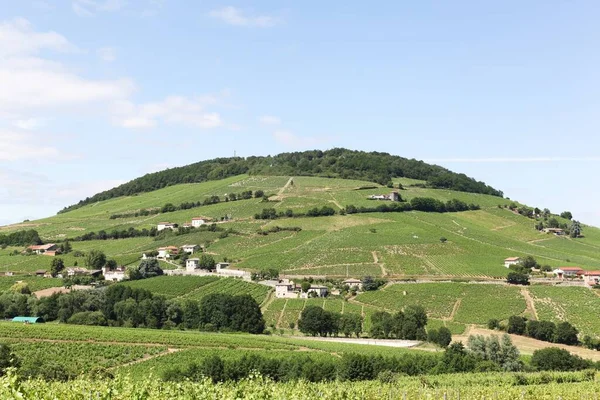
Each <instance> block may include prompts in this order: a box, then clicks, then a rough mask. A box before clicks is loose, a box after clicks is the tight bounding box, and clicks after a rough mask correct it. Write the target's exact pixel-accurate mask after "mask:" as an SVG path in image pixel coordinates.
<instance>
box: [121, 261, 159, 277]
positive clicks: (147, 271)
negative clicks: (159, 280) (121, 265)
mask: <svg viewBox="0 0 600 400" xmlns="http://www.w3.org/2000/svg"><path fill="white" fill-rule="evenodd" d="M162 274H163V270H162V269H161V268H160V264H159V263H158V260H157V259H155V258H148V259H146V260H142V261H141V262H140V265H138V266H137V268H132V269H130V270H129V279H131V280H132V281H135V280H138V279H147V278H154V277H156V276H160V275H162Z"/></svg>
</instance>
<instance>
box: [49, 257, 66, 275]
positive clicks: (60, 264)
mask: <svg viewBox="0 0 600 400" xmlns="http://www.w3.org/2000/svg"><path fill="white" fill-rule="evenodd" d="M64 269H65V263H64V261H63V259H62V258H54V259H52V265H51V266H50V274H51V275H52V276H53V277H54V278H56V276H57V275H58V274H60V273H61V272H62V271H63V270H64Z"/></svg>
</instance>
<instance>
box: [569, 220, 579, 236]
mask: <svg viewBox="0 0 600 400" xmlns="http://www.w3.org/2000/svg"><path fill="white" fill-rule="evenodd" d="M570 236H571V237H572V238H578V237H579V236H581V224H580V223H579V221H575V220H573V222H572V223H571V228H570Z"/></svg>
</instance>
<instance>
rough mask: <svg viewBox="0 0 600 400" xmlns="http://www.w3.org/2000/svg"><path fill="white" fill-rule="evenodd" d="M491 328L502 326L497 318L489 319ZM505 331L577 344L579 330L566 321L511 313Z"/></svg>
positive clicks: (544, 339) (545, 339)
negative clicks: (557, 321)
mask: <svg viewBox="0 0 600 400" xmlns="http://www.w3.org/2000/svg"><path fill="white" fill-rule="evenodd" d="M488 327H489V328H491V329H501V328H503V327H502V326H501V325H500V324H499V323H498V321H497V320H490V321H489V322H488ZM506 331H507V332H508V333H512V334H515V335H522V336H527V337H530V338H533V339H537V340H542V341H544V342H551V343H561V344H567V345H572V346H576V345H579V339H578V336H577V335H578V334H579V331H578V330H577V328H575V327H574V326H573V325H571V324H570V323H569V322H567V321H563V322H560V323H558V324H555V323H554V322H552V321H543V320H541V321H537V320H533V319H529V320H528V319H527V318H525V317H521V316H518V315H513V316H511V317H510V318H509V319H508V324H507V326H506Z"/></svg>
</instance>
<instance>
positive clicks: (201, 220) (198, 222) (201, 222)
mask: <svg viewBox="0 0 600 400" xmlns="http://www.w3.org/2000/svg"><path fill="white" fill-rule="evenodd" d="M205 223H206V221H205V219H204V218H200V217H196V218H192V226H193V227H194V228H199V227H201V226H202V225H204V224H205Z"/></svg>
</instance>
